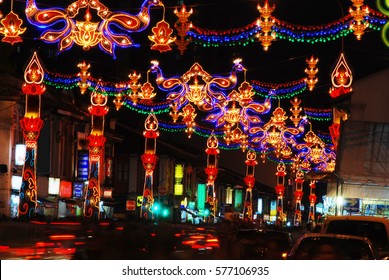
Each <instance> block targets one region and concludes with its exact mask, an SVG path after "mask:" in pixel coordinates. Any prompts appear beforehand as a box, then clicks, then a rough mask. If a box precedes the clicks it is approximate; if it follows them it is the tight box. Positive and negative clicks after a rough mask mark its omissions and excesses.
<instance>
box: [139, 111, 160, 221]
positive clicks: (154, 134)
mask: <svg viewBox="0 0 389 280" xmlns="http://www.w3.org/2000/svg"><path fill="white" fill-rule="evenodd" d="M143 136H144V137H145V152H144V154H143V155H142V156H141V159H142V162H143V167H144V169H145V181H144V185H143V198H142V206H141V210H140V217H141V218H145V219H153V218H154V215H153V204H154V195H153V176H154V175H153V174H154V169H155V166H156V164H157V161H158V156H157V155H156V149H157V138H158V136H159V131H158V120H157V118H156V116H155V114H154V113H150V114H149V115H148V116H147V118H146V120H145V130H144V131H143Z"/></svg>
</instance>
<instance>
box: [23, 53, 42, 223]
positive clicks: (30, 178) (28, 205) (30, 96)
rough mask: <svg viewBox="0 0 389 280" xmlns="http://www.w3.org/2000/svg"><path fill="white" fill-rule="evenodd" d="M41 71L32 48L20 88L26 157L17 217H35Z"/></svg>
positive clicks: (28, 218) (40, 127) (26, 218)
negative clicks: (22, 98)
mask: <svg viewBox="0 0 389 280" xmlns="http://www.w3.org/2000/svg"><path fill="white" fill-rule="evenodd" d="M43 77H44V71H43V68H42V65H41V63H40V61H39V58H38V55H37V53H36V52H34V54H33V56H32V58H31V60H30V62H29V63H28V65H27V67H26V69H25V71H24V81H25V83H24V84H23V86H22V91H23V93H24V94H25V95H26V107H25V113H24V117H23V118H22V119H21V120H20V126H21V128H22V130H23V137H24V140H25V142H26V158H25V161H24V166H23V172H22V174H23V176H22V185H21V188H20V194H19V198H20V200H19V218H20V219H21V220H30V219H31V218H33V217H35V213H36V206H37V193H38V186H37V180H36V158H37V141H38V138H39V134H40V131H41V129H42V127H43V120H42V119H41V118H40V110H41V95H42V94H43V93H44V92H45V91H46V87H45V86H44V85H43V83H42V82H43Z"/></svg>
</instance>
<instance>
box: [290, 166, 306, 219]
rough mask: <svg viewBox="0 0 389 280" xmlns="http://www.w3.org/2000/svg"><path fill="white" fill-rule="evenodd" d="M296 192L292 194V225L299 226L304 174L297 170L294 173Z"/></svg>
mask: <svg viewBox="0 0 389 280" xmlns="http://www.w3.org/2000/svg"><path fill="white" fill-rule="evenodd" d="M295 183H296V190H295V192H294V199H295V208H294V220H293V222H294V225H295V226H300V225H301V222H302V219H301V200H302V198H303V195H304V192H303V184H304V172H303V171H302V170H301V169H299V170H297V172H296V179H295Z"/></svg>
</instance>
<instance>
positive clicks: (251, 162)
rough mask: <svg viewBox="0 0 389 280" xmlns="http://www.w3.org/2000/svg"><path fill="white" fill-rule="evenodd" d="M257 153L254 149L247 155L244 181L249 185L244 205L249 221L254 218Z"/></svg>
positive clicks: (244, 212)
mask: <svg viewBox="0 0 389 280" xmlns="http://www.w3.org/2000/svg"><path fill="white" fill-rule="evenodd" d="M256 158H257V154H256V153H255V151H253V150H249V151H247V155H246V161H245V163H246V176H245V177H244V182H245V183H246V185H247V189H246V197H245V202H244V207H243V217H244V218H247V219H248V220H249V221H252V220H253V188H254V186H255V166H256V165H257V164H258V162H257V161H256Z"/></svg>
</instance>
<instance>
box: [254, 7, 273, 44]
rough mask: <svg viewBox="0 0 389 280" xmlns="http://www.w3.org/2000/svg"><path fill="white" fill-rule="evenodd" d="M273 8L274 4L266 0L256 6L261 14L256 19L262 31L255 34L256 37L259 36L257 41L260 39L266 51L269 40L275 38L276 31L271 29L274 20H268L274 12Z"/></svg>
mask: <svg viewBox="0 0 389 280" xmlns="http://www.w3.org/2000/svg"><path fill="white" fill-rule="evenodd" d="M275 8H276V6H275V4H273V6H270V5H269V3H268V1H267V0H265V3H264V5H263V6H261V5H259V4H258V6H257V9H258V10H259V13H260V14H261V17H260V19H258V21H257V25H258V26H259V27H260V28H261V31H262V32H261V33H259V34H258V35H257V37H258V38H259V41H261V44H262V46H263V50H264V51H267V50H268V49H269V47H270V45H271V42H272V41H273V40H275V39H276V33H275V32H274V31H272V27H273V25H274V22H275V20H274V19H271V20H270V18H271V14H272V13H273V12H274V10H275Z"/></svg>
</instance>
